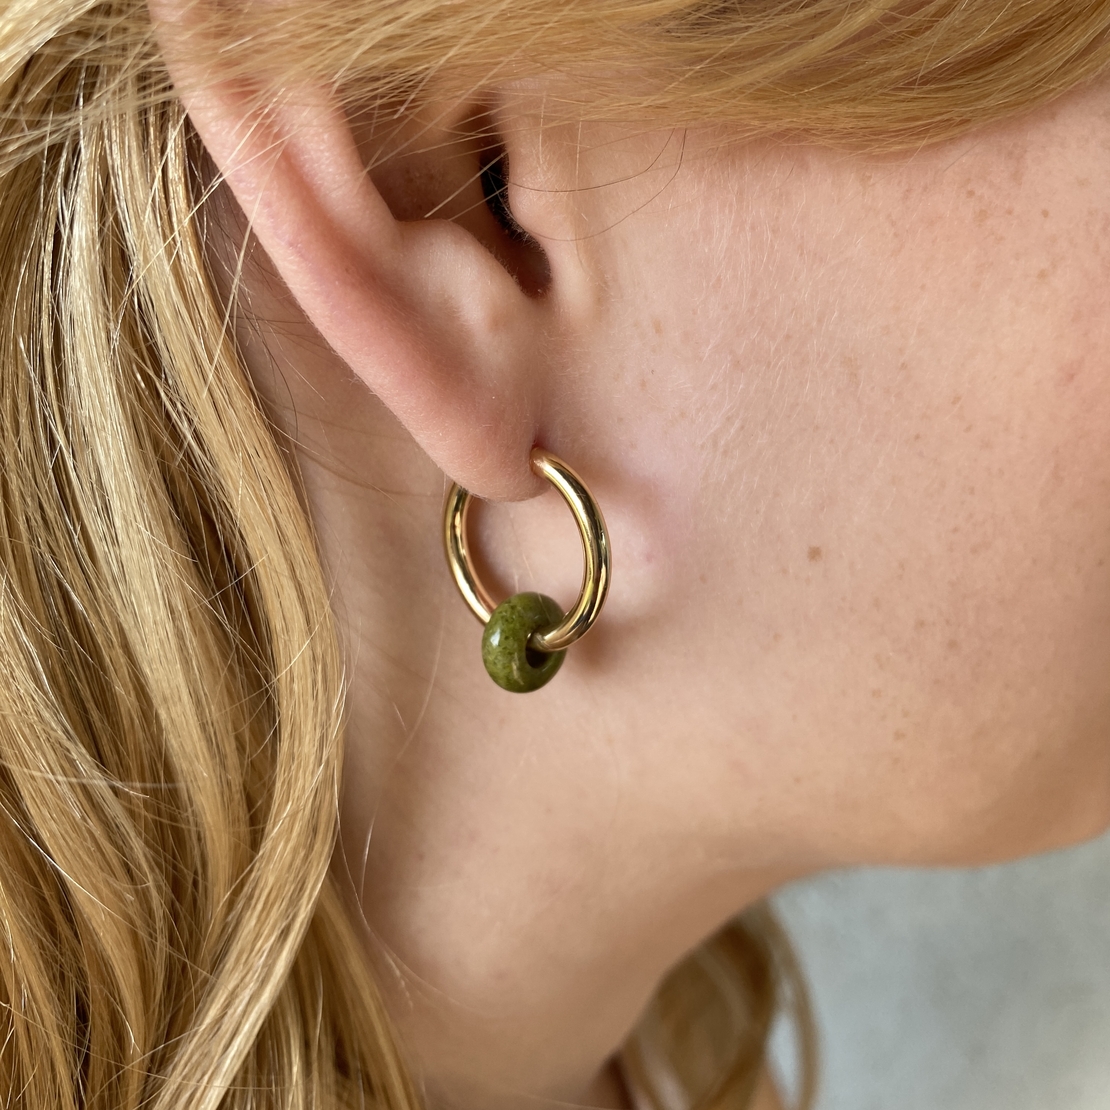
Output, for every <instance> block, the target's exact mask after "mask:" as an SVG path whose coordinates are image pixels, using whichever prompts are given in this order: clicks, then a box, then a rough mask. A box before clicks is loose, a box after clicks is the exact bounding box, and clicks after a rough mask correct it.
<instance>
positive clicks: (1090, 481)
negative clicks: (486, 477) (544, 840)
mask: <svg viewBox="0 0 1110 1110" xmlns="http://www.w3.org/2000/svg"><path fill="white" fill-rule="evenodd" d="M514 135H515V133H514V132H510V133H509V139H508V143H509V147H510V151H511V159H512V161H511V165H512V174H511V177H512V181H513V187H512V188H511V191H510V198H511V202H512V205H513V208H514V211H515V212H516V215H517V217H518V219H519V220H520V222H521V223H522V224H524V226H526V227H527V228H528V229H529V230H530V231H532V232H533V233H534V234H536V235H537V237H538V238H539V239H540V241H541V242H542V244H543V247H544V248H545V250H546V252H547V254H548V258H549V260H550V264H551V269H552V290H551V294H550V303H549V304H548V306H547V309H546V311H548V312H549V314H550V327H551V329H552V332H553V334H555V335H556V336H557V337H558V342H556V343H555V344H553V346H554V348H555V352H556V353H555V355H554V356H553V362H554V365H550V366H547V367H545V372H546V373H548V374H549V376H550V377H551V379H552V380H553V381H554V382H555V383H556V385H555V392H554V393H553V396H552V400H551V404H550V406H549V411H550V412H551V414H552V421H553V425H554V427H555V428H556V429H557V432H558V434H559V437H560V440H561V442H567V443H573V444H574V445H575V450H577V451H578V452H579V453H578V454H577V455H575V457H574V458H573V459H572V460H571V461H573V463H574V465H576V466H577V467H578V469H579V470H581V471H582V472H584V473H587V474H592V475H596V476H598V479H599V481H598V485H599V487H600V488H599V489H598V491H597V492H598V495H599V498H600V499H601V501H602V505H603V507H604V508H605V509H606V510H607V512H608V514H609V516H610V523H611V526H612V531H613V545H614V552H615V573H614V586H613V593H612V599H611V602H610V606H609V610H608V611H607V613H606V614H605V616H604V617H603V618H602V620H603V624H602V625H599V628H598V631H597V634H596V637H597V641H596V644H595V645H594V656H595V659H594V664H595V666H596V667H597V668H598V670H599V673H601V674H602V675H604V673H605V671H606V670H608V671H610V672H612V674H613V675H614V678H613V680H612V681H613V686H614V688H615V689H616V690H617V691H618V692H617V693H616V694H615V695H608V694H607V695H606V699H607V702H608V704H610V705H612V704H613V699H614V697H615V699H616V701H617V704H619V707H620V708H619V711H620V713H621V714H622V715H624V716H623V719H624V720H625V721H626V722H628V721H631V722H634V723H635V728H634V731H635V732H636V733H637V735H638V737H639V740H638V744H639V748H638V750H637V752H636V754H635V756H634V757H633V758H634V760H635V762H636V765H637V767H638V768H639V771H640V773H641V774H643V776H644V779H645V782H649V783H650V782H656V783H657V784H658V786H659V788H660V789H661V790H662V792H663V793H664V794H666V795H668V796H669V798H670V803H669V804H670V805H672V806H673V807H674V808H675V811H676V817H675V819H676V820H681V817H680V816H679V814H681V813H682V812H683V811H684V812H685V813H687V814H689V813H690V812H692V811H696V812H697V813H699V814H700V815H701V816H700V818H699V820H703V821H707V822H708V823H709V824H713V822H717V823H718V827H719V829H721V830H730V829H731V830H732V831H733V832H735V830H736V827H737V825H738V824H739V825H743V826H745V827H746V828H745V832H746V834H747V835H748V836H751V837H757V838H758V837H762V838H763V839H764V840H765V842H766V843H767V848H768V851H769V852H770V851H773V850H774V849H772V847H771V845H772V844H775V845H777V846H778V850H780V851H782V852H784V853H786V852H794V853H797V854H799V855H800V856H801V855H805V854H809V855H810V856H811V857H812V858H815V859H822V861H823V862H828V863H838V862H845V861H858V860H900V861H905V860H920V861H975V860H985V859H994V858H999V857H1008V856H1012V855H1016V854H1020V853H1024V852H1029V851H1033V850H1038V849H1043V848H1047V847H1051V846H1054V845H1059V844H1062V843H1067V842H1070V841H1073V840H1075V839H1079V838H1083V837H1086V836H1088V835H1091V834H1093V833H1095V832H1097V831H1099V830H1100V829H1102V828H1103V827H1104V825H1105V824H1106V821H1107V818H1108V817H1110V682H1108V676H1110V565H1108V563H1107V557H1108V556H1110V440H1108V438H1107V429H1108V428H1110V355H1108V354H1107V351H1108V349H1110V347H1108V340H1110V310H1108V309H1107V302H1106V292H1105V291H1106V289H1107V287H1108V283H1110V191H1108V188H1107V184H1106V183H1107V182H1108V181H1110V89H1108V87H1107V86H1106V85H1105V84H1100V85H1097V86H1095V87H1093V88H1091V89H1089V90H1086V91H1084V92H1082V93H1080V94H1077V95H1072V96H1071V97H1070V98H1068V99H1066V100H1065V101H1063V102H1061V103H1059V104H1057V105H1056V106H1053V107H1051V108H1049V109H1047V110H1042V111H1041V112H1040V113H1039V114H1037V115H1036V116H1034V117H1030V118H1026V119H1023V120H1021V121H1019V122H1016V123H1012V124H1008V125H1006V126H1001V127H995V128H993V129H990V130H987V131H980V132H977V133H976V134H974V135H973V136H971V137H969V138H966V139H962V140H959V141H956V142H952V143H946V144H944V145H941V146H937V147H933V148H930V149H927V150H923V151H920V152H916V153H913V154H909V155H899V156H884V157H878V156H876V157H864V156H860V155H846V154H843V153H836V152H831V151H825V150H820V149H815V148H813V147H801V146H798V145H790V144H786V143H776V142H766V141H763V142H758V143H755V144H740V143H730V142H729V141H728V138H727V136H726V135H724V134H721V133H716V132H712V131H700V132H699V131H687V132H685V133H680V132H671V131H668V132H661V133H660V132H650V133H646V132H640V133H630V132H629V130H627V129H624V130H618V129H612V128H602V127H596V128H589V127H587V128H574V129H573V130H570V131H568V132H566V133H565V134H564V133H561V132H559V131H558V130H557V129H551V128H547V129H546V130H545V131H540V130H539V129H538V128H537V129H535V130H530V129H529V128H528V127H522V128H521V130H520V133H519V135H515V137H514ZM529 135H531V136H533V138H532V139H531V140H529V138H528V136H529ZM537 136H542V138H540V137H537ZM548 500H551V501H554V499H542V500H541V501H540V502H536V503H527V504H522V505H519V506H516V507H515V508H514V509H512V510H509V509H503V510H499V511H498V512H497V513H494V514H491V519H490V522H489V524H488V525H487V532H486V547H487V549H488V550H489V551H492V552H498V553H503V554H502V556H501V558H502V559H503V566H502V570H503V573H504V575H505V576H509V575H510V574H511V573H512V567H513V562H514V560H516V559H521V558H528V559H530V560H531V562H532V564H533V566H534V569H535V577H536V579H537V580H538V581H540V582H541V583H546V584H547V585H548V586H550V585H551V584H552V580H553V579H554V580H555V583H556V584H557V585H558V586H559V587H561V590H562V593H563V594H566V595H567V596H568V598H570V597H573V595H574V590H575V587H576V580H575V578H576V575H577V573H578V570H577V567H578V563H577V561H576V560H577V558H578V557H577V555H576V553H575V549H574V544H573V540H571V539H569V538H568V540H567V542H566V545H565V546H564V547H562V548H560V549H559V550H558V552H557V553H555V554H553V555H552V557H551V558H550V559H548V560H545V561H542V562H541V563H539V564H537V563H536V549H535V548H534V547H532V546H530V545H531V543H533V542H538V540H539V536H540V532H541V531H542V529H543V528H544V527H546V521H547V517H548V514H549V513H551V512H558V511H560V510H559V509H558V507H555V506H552V505H546V504H545V502H546V501H548ZM541 559H542V556H541ZM582 650H583V652H585V651H586V650H588V648H587V645H586V644H585V643H584V644H583V647H582ZM584 662H585V661H584ZM618 679H619V681H618ZM621 682H623V683H624V686H623V687H622V686H621V685H620V683H621ZM622 689H626V690H628V691H630V693H628V694H627V695H624V694H622V693H620V691H621V690H622ZM661 722H665V723H666V726H667V727H661V724H660V723H661ZM676 722H678V723H679V724H678V728H677V731H676V730H675V729H674V727H673V726H674V725H675V723H676ZM679 753H680V754H679ZM666 804H668V803H666V802H664V801H662V800H661V801H660V805H662V806H665V805H666ZM687 820H689V818H688V817H687ZM722 835H723V834H722Z"/></svg>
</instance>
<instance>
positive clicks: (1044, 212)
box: [1041, 208, 1048, 220]
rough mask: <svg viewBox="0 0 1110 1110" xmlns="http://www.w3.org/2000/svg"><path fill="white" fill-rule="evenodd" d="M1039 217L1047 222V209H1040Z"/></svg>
mask: <svg viewBox="0 0 1110 1110" xmlns="http://www.w3.org/2000/svg"><path fill="white" fill-rule="evenodd" d="M1041 215H1042V216H1044V218H1045V219H1046V220H1047V219H1048V209H1047V208H1042V209H1041Z"/></svg>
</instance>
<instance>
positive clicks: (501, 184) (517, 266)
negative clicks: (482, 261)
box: [479, 142, 551, 297]
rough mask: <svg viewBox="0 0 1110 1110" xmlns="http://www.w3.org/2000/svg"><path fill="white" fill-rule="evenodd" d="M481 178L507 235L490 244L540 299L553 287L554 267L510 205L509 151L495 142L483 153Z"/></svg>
mask: <svg viewBox="0 0 1110 1110" xmlns="http://www.w3.org/2000/svg"><path fill="white" fill-rule="evenodd" d="M479 175H480V180H481V184H482V196H483V197H484V198H485V202H486V208H487V209H488V210H489V213H490V215H491V216H493V218H494V220H495V221H496V222H497V225H498V227H499V228H500V229H501V231H502V233H503V235H502V238H501V241H499V242H494V243H493V244H487V246H488V247H489V249H490V250H491V251H492V253H493V255H494V257H495V258H497V260H498V261H499V262H500V263H501V265H502V266H504V267H505V269H506V270H508V271H509V273H510V274H512V276H513V278H514V279H515V281H516V283H517V285H519V286H520V288H521V289H522V290H523V291H524V293H526V294H527V295H528V296H530V297H538V296H540V295H542V294H543V293H545V292H546V291H547V288H548V286H549V285H550V284H551V265H550V263H549V262H548V260H547V255H546V253H545V252H544V249H543V247H541V246H540V244H539V243H538V242H537V241H536V239H535V238H534V236H532V235H529V233H528V232H527V231H525V230H524V228H522V227H521V226H520V224H519V223H517V220H516V217H515V216H514V215H513V211H512V208H511V207H510V206H509V181H510V178H509V152H508V150H506V148H505V146H504V144H503V143H501V142H495V143H493V144H492V145H490V146H488V147H486V148H485V149H484V150H483V151H482V152H481V159H480V166H479Z"/></svg>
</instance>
